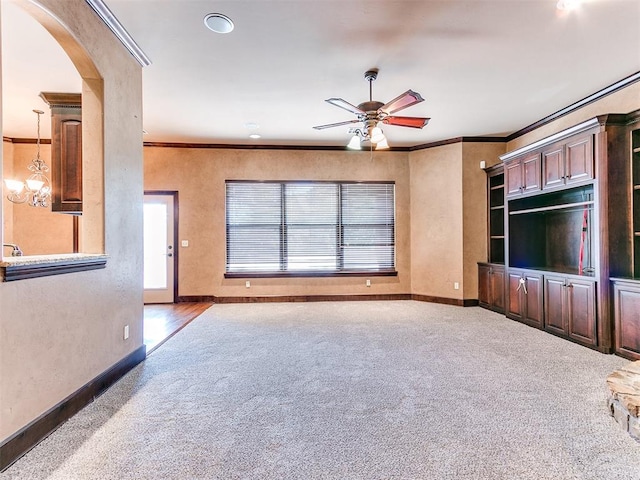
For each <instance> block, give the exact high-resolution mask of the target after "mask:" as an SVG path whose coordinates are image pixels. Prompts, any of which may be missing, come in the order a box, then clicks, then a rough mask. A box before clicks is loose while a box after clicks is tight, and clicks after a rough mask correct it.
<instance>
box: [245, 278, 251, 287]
mask: <svg viewBox="0 0 640 480" xmlns="http://www.w3.org/2000/svg"><path fill="white" fill-rule="evenodd" d="M244 286H245V287H247V288H249V287H251V282H250V281H249V280H247V281H246V282H244Z"/></svg>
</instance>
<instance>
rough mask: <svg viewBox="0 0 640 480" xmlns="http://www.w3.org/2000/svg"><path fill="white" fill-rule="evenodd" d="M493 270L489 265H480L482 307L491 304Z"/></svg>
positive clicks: (479, 289) (479, 294) (479, 297)
mask: <svg viewBox="0 0 640 480" xmlns="http://www.w3.org/2000/svg"><path fill="white" fill-rule="evenodd" d="M490 271H491V268H490V267H489V266H488V265H478V303H480V306H482V307H488V306H489V303H490V298H489V296H490V294H489V292H490V290H491V280H490V278H489V277H490V276H491V275H490Z"/></svg>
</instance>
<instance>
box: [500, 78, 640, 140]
mask: <svg viewBox="0 0 640 480" xmlns="http://www.w3.org/2000/svg"><path fill="white" fill-rule="evenodd" d="M638 81H640V72H636V73H633V74H631V75H629V76H628V77H625V78H623V79H622V80H619V81H617V82H616V83H613V84H611V85H609V86H608V87H605V88H603V89H602V90H599V91H597V92H596V93H593V94H591V95H589V96H588V97H585V98H583V99H582V100H578V101H577V102H575V103H572V104H571V105H569V106H568V107H565V108H563V109H561V110H558V111H557V112H555V113H552V114H551V115H548V116H546V117H544V118H542V119H540V120H538V121H537V122H535V123H532V124H531V125H528V126H526V127H524V128H522V129H520V130H518V131H517V132H513V133H512V134H511V135H509V136H508V137H507V138H506V140H507V142H510V141H511V140H515V139H516V138H518V137H521V136H522V135H525V134H527V133H530V132H532V131H534V130H536V129H538V128H540V127H543V126H544V125H547V124H548V123H551V122H553V121H554V120H557V119H559V118H560V117H564V116H565V115H568V114H570V113H573V112H575V111H576V110H579V109H580V108H582V107H584V106H586V105H589V104H590V103H593V102H596V101H598V100H600V99H601V98H604V97H606V96H607V95H611V94H612V93H615V92H617V91H619V90H622V89H623V88H626V87H628V86H629V85H631V84H633V83H636V82H638Z"/></svg>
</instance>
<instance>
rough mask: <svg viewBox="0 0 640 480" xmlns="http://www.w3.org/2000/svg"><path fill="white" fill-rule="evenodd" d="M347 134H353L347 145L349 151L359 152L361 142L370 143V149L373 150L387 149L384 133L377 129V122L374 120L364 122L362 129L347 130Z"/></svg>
mask: <svg viewBox="0 0 640 480" xmlns="http://www.w3.org/2000/svg"><path fill="white" fill-rule="evenodd" d="M349 133H351V134H353V137H351V140H349V144H348V145H347V148H348V149H350V150H361V149H362V146H361V144H362V142H370V143H371V145H372V148H373V149H375V150H385V149H388V148H389V144H388V143H387V137H385V135H384V132H383V131H382V129H381V128H380V127H378V122H377V121H375V120H367V121H365V126H364V128H363V129H360V128H352V129H350V130H349ZM373 145H375V147H373Z"/></svg>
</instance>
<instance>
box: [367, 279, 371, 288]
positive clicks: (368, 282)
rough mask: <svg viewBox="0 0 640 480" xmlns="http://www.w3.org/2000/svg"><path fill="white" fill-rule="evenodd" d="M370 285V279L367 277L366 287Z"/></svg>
mask: <svg viewBox="0 0 640 480" xmlns="http://www.w3.org/2000/svg"><path fill="white" fill-rule="evenodd" d="M370 286H371V280H369V279H368V278H367V287H370Z"/></svg>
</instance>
